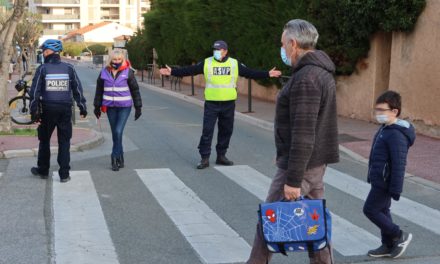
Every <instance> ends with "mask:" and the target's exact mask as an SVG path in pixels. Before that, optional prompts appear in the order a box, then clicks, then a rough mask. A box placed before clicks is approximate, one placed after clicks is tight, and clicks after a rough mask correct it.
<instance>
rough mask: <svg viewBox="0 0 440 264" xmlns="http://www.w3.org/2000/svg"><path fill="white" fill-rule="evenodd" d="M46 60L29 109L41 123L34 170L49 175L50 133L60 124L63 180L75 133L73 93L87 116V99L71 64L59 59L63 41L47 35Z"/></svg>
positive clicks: (60, 171) (83, 115)
mask: <svg viewBox="0 0 440 264" xmlns="http://www.w3.org/2000/svg"><path fill="white" fill-rule="evenodd" d="M41 49H42V50H43V56H44V64H42V65H40V66H39V67H38V68H37V70H36V73H35V76H34V79H33V80H32V86H31V91H30V98H31V103H30V110H31V115H32V120H33V121H34V122H37V123H40V125H39V126H38V139H39V140H40V145H39V149H38V167H33V168H32V169H31V172H32V174H34V175H39V176H40V177H41V178H43V179H46V178H47V177H48V175H49V168H50V137H51V135H52V133H53V131H54V129H55V127H56V128H57V136H58V159H57V161H58V164H59V166H60V168H59V170H58V173H59V176H60V181H61V182H68V181H69V180H70V175H69V170H70V166H69V163H70V139H71V137H72V121H71V118H72V95H73V98H74V99H75V101H76V103H77V106H78V107H79V109H80V115H81V117H82V118H85V117H86V116H87V108H86V99H85V98H84V96H83V90H82V86H81V82H80V81H79V79H78V75H77V74H76V71H75V69H74V68H73V66H72V65H70V64H68V63H64V62H62V61H61V59H60V54H59V52H60V51H62V50H63V45H62V43H61V41H59V40H55V39H48V40H46V41H45V42H44V43H43V44H42V45H41Z"/></svg>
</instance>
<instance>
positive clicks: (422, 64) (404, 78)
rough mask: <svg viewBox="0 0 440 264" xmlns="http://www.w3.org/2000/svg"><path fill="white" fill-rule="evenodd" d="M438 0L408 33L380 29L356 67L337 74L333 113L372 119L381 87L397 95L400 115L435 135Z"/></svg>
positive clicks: (438, 129)
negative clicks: (400, 107)
mask: <svg viewBox="0 0 440 264" xmlns="http://www.w3.org/2000/svg"><path fill="white" fill-rule="evenodd" d="M439 18H440V1H437V0H427V6H426V8H425V10H424V11H423V13H422V14H421V16H420V17H419V19H418V21H417V24H416V27H415V29H414V30H413V31H412V32H410V33H402V32H394V33H392V35H391V34H385V33H379V34H376V35H375V36H374V37H373V38H372V40H371V50H370V52H369V54H368V58H366V59H364V60H362V61H361V62H359V63H358V65H357V68H358V72H357V73H354V74H352V75H351V76H342V77H338V78H337V80H338V84H337V89H338V90H337V97H338V113H339V114H340V115H342V116H347V117H352V118H357V119H362V120H371V118H372V115H371V108H372V106H373V105H374V100H375V98H376V97H377V96H379V95H380V93H381V92H382V91H384V90H386V89H391V90H395V91H397V92H399V93H400V94H401V95H402V108H403V111H402V117H403V118H407V119H409V120H410V121H412V122H413V123H414V124H415V126H416V129H417V131H418V132H419V133H422V134H426V135H429V136H434V137H440V49H438V48H437V46H438V43H439V42H440V19H439Z"/></svg>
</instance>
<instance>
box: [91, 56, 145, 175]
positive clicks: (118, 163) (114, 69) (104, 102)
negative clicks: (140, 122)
mask: <svg viewBox="0 0 440 264" xmlns="http://www.w3.org/2000/svg"><path fill="white" fill-rule="evenodd" d="M93 105H94V106H95V110H94V113H95V116H96V118H98V119H99V118H100V117H101V111H102V112H104V113H105V112H107V116H108V121H109V123H110V127H111V130H112V139H113V149H112V154H111V162H112V163H111V164H112V170H113V171H118V170H119V168H123V167H124V151H123V147H122V133H123V131H124V127H125V123H126V122H127V119H128V116H129V115H130V112H131V107H132V106H134V108H135V114H134V120H137V119H138V118H139V117H140V116H141V113H142V112H141V108H142V99H141V95H140V93H139V85H138V84H137V81H136V78H135V76H134V72H133V70H131V69H130V63H129V62H128V61H127V60H126V59H125V51H124V50H121V49H114V50H113V51H111V53H110V55H109V63H108V65H107V66H106V67H104V68H103V69H102V71H101V73H100V74H99V77H98V80H97V83H96V93H95V100H94V102H93Z"/></svg>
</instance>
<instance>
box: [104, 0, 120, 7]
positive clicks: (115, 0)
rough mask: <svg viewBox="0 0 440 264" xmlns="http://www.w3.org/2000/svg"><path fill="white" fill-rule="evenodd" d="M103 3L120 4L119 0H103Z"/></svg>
mask: <svg viewBox="0 0 440 264" xmlns="http://www.w3.org/2000/svg"><path fill="white" fill-rule="evenodd" d="M101 5H104V6H105V5H112V6H119V0H101Z"/></svg>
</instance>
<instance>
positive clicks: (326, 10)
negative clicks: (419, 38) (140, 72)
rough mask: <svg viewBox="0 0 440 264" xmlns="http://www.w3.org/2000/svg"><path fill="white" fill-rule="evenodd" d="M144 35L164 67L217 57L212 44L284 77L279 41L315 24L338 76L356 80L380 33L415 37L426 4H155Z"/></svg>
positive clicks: (417, 0)
mask: <svg viewBox="0 0 440 264" xmlns="http://www.w3.org/2000/svg"><path fill="white" fill-rule="evenodd" d="M151 5H152V9H151V11H150V12H148V13H147V14H146V15H145V22H144V23H145V31H143V32H142V33H141V35H142V36H143V37H144V38H145V41H146V43H148V44H149V45H150V46H151V47H154V48H155V49H156V51H157V54H158V63H159V64H164V63H167V64H178V65H186V64H190V63H192V62H196V61H200V60H202V59H204V58H205V57H207V56H211V54H212V48H211V45H212V43H213V42H214V41H215V40H217V39H223V40H225V41H226V42H227V43H228V45H229V52H230V55H231V56H232V57H234V58H237V59H238V60H239V61H241V62H243V63H245V64H246V65H247V66H249V67H252V68H259V69H271V68H272V67H274V66H276V67H277V68H281V69H282V70H283V71H284V72H286V73H287V72H288V70H289V69H288V68H287V67H286V66H285V65H283V63H282V61H281V59H280V54H279V53H280V51H279V49H280V38H281V33H282V29H283V26H284V24H285V23H286V22H287V21H289V20H291V19H294V18H301V19H306V20H308V21H310V22H312V23H313V24H314V25H315V26H316V27H317V29H318V31H319V33H320V38H319V41H318V47H317V48H318V49H322V50H324V51H326V52H327V53H328V54H329V55H330V57H331V58H332V59H333V61H334V62H335V64H336V66H337V70H336V71H337V74H344V75H346V74H351V73H352V72H353V71H354V70H355V66H356V63H357V62H358V60H359V59H360V58H363V57H365V56H367V54H368V50H369V45H370V37H371V36H372V34H374V33H375V32H378V31H385V32H391V31H410V30H412V29H413V27H414V25H415V23H416V21H417V18H418V16H419V15H420V13H421V12H422V11H423V9H424V7H425V5H426V0H387V1H383V0H325V1H324V0H296V1H292V0H277V1H246V0H223V1H203V0H160V1H158V0H153V1H152V2H151Z"/></svg>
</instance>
